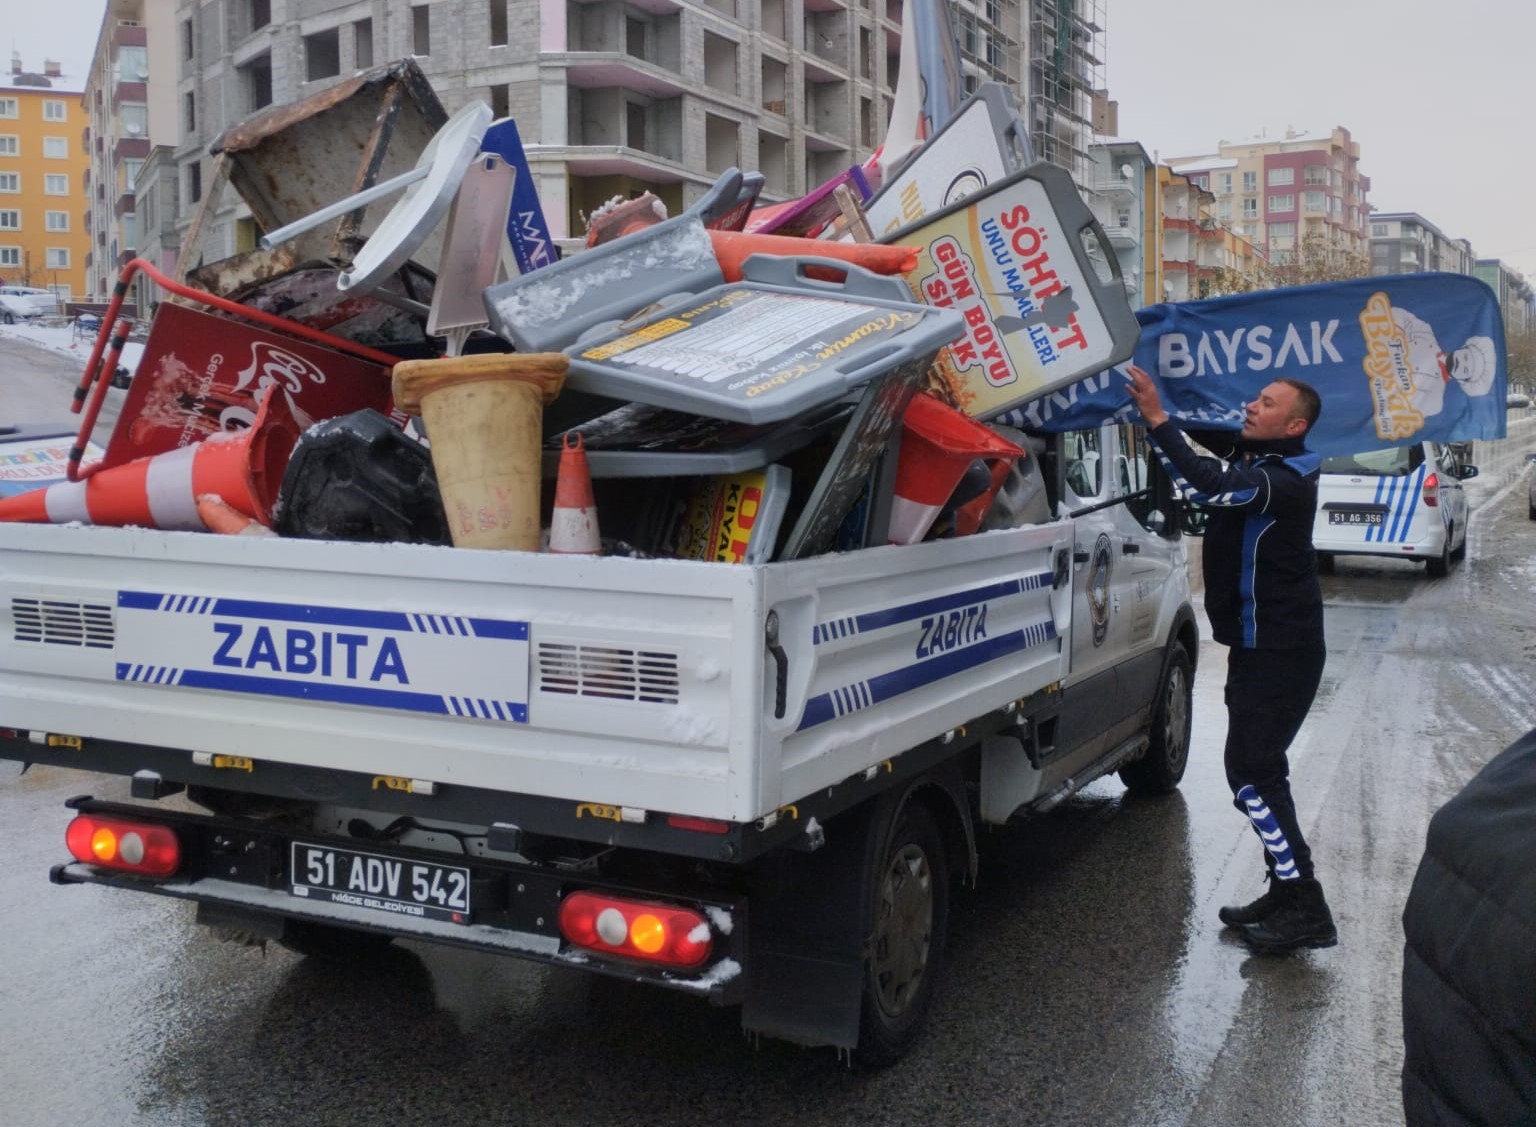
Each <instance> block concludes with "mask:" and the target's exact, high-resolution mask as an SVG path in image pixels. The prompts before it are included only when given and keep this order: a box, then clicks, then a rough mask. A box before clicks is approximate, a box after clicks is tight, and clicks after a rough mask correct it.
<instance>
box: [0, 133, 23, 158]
mask: <svg viewBox="0 0 1536 1127" xmlns="http://www.w3.org/2000/svg"><path fill="white" fill-rule="evenodd" d="M20 155H21V138H20V137H18V136H16V134H14V133H0V157H14V156H20Z"/></svg>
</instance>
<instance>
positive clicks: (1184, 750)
mask: <svg viewBox="0 0 1536 1127" xmlns="http://www.w3.org/2000/svg"><path fill="white" fill-rule="evenodd" d="M1193 692H1194V678H1193V677H1192V676H1191V674H1190V664H1189V654H1187V653H1186V652H1185V651H1184V647H1183V646H1180V645H1176V646H1174V647H1173V650H1172V651H1171V652H1170V653H1169V654H1168V668H1167V669H1165V670H1164V671H1163V683H1162V686H1161V687H1160V688H1159V689H1158V697H1157V707H1156V708H1155V709H1153V711H1152V728H1151V730H1150V731H1149V732H1148V736H1149V739H1150V742H1149V743H1148V745H1147V751H1146V754H1144V755H1143V756H1142V757H1141V758H1140V759H1137V760H1135V761H1134V762H1131V763H1127V764H1126V765H1125V766H1124V767H1122V768H1120V781H1121V782H1122V783H1124V784H1125V785H1126V787H1127V788H1128V789H1129V790H1133V791H1135V792H1136V793H1137V794H1167V793H1168V792H1169V791H1171V790H1174V789H1176V788H1177V787H1178V785H1179V781H1180V780H1181V779H1183V778H1184V768H1185V767H1186V766H1187V765H1188V764H1189V729H1190V712H1191V709H1190V704H1191V700H1192V696H1193Z"/></svg>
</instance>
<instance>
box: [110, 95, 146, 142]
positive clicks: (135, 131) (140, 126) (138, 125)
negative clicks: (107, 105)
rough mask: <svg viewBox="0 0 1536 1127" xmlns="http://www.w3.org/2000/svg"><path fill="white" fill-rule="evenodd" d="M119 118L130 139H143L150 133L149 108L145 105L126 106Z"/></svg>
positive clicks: (130, 104) (119, 112)
mask: <svg viewBox="0 0 1536 1127" xmlns="http://www.w3.org/2000/svg"><path fill="white" fill-rule="evenodd" d="M117 118H118V122H119V123H120V124H121V125H122V128H123V133H124V134H126V135H127V136H129V137H143V136H145V135H146V134H147V133H148V132H149V107H148V106H146V105H144V104H143V103H127V104H124V105H123V107H122V108H121V109H120V110H118V112H117Z"/></svg>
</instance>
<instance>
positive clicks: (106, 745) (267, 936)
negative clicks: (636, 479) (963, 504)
mask: <svg viewBox="0 0 1536 1127" xmlns="http://www.w3.org/2000/svg"><path fill="white" fill-rule="evenodd" d="M0 441H3V440H0ZM1138 443H1139V435H1138V434H1137V433H1136V432H1135V431H1134V430H1133V428H1131V427H1129V426H1125V425H1116V424H1106V425H1104V426H1103V427H1101V428H1099V429H1098V430H1097V431H1086V432H1077V433H1074V434H1069V435H1057V436H1053V437H1051V438H1050V439H1049V445H1048V447H1047V449H1046V456H1045V457H1044V459H1043V460H1042V465H1043V466H1044V469H1045V472H1046V475H1047V480H1048V482H1049V486H1050V488H1049V495H1050V501H1051V513H1052V514H1054V515H1053V518H1052V519H1048V520H1046V521H1044V522H1040V523H1035V524H1027V525H1024V526H1022V527H1016V528H1008V529H1001V530H995V531H990V532H985V533H981V534H978V535H973V536H969V537H964V538H960V539H952V540H941V541H934V542H930V543H925V544H918V545H913V546H889V547H877V548H869V549H863V550H859V551H853V552H844V553H837V554H828V555H824V556H819V557H814V558H809V559H804V560H797V561H792V562H787V563H774V564H766V565H728V564H714V563H694V562H686V561H673V560H654V559H636V558H595V557H594V558H586V557H569V556H550V555H539V554H531V553H520V552H499V551H479V552H476V551H463V550H455V549H452V548H444V547H430V546H413V545H377V544H356V543H339V542H329V541H309V540H290V539H276V538H273V539H252V538H246V537H229V536H211V535H206V534H194V533H181V532H163V531H155V530H148V529H138V528H121V529H119V528H90V527H80V526H72V525H63V526H51V525H19V524H0V757H5V758H10V759H16V760H21V761H24V762H29V763H40V764H50V765H54V766H58V767H65V768H76V769H79V770H82V771H87V772H95V773H100V774H106V775H116V776H122V777H126V779H128V780H129V785H128V786H127V787H126V788H125V789H126V791H127V793H125V794H122V795H120V796H118V797H111V798H104V797H80V798H77V799H75V800H72V801H71V802H70V804H69V805H70V806H71V807H72V808H73V817H74V821H73V822H72V823H71V825H70V829H69V832H68V842H69V848H70V855H71V856H72V857H73V858H74V859H72V860H69V861H67V862H65V863H62V864H60V865H58V866H56V867H55V868H54V870H53V872H52V877H53V880H54V881H55V882H56V883H59V884H76V883H96V884H105V885H109V886H113V887H116V888H120V889H123V890H127V891H137V892H147V893H153V894H158V895H162V896H170V897H176V898H181V899H185V900H190V901H194V902H195V903H196V904H197V918H198V922H200V923H203V924H207V925H211V926H214V927H216V928H218V929H219V931H220V933H221V934H223V935H225V936H228V935H231V934H234V935H240V936H243V937H246V938H247V939H249V940H251V941H255V942H261V941H267V940H272V941H276V942H279V943H281V944H283V945H285V946H287V947H290V948H292V949H294V950H297V951H300V952H303V953H306V954H311V955H314V956H339V957H345V958H352V957H357V956H358V955H360V954H363V953H365V952H367V951H368V950H370V949H372V948H376V947H378V946H380V945H382V944H385V943H388V942H389V941H391V940H392V939H394V938H411V939H417V940H422V941H427V942H433V943H445V944H451V945H455V946H459V947H466V948H472V949H477V950H482V951H489V952H497V953H502V954H507V955H513V956H517V957H520V958H525V959H530V960H535V961H540V962H543V963H547V964H552V965H563V966H567V967H573V968H581V969H583V970H586V971H590V972H596V973H601V974H606V975H615V976H620V977H623V978H627V979H632V980H637V981H644V982H648V983H651V984H653V985H655V986H658V987H662V988H669V989H674V990H682V991H687V992H692V993H696V994H698V995H701V996H704V997H706V998H708V1000H709V1001H711V1002H713V1003H716V1004H721V1005H732V1006H739V1007H740V1009H741V1014H742V1024H743V1026H744V1027H745V1028H746V1029H747V1030H750V1031H754V1032H757V1033H762V1034H765V1035H769V1036H773V1037H778V1038H784V1039H788V1040H791V1041H796V1042H800V1043H804V1044H810V1045H829V1046H835V1047H837V1048H838V1049H840V1050H846V1051H849V1052H851V1053H852V1054H853V1055H854V1056H855V1057H856V1058H857V1059H859V1060H861V1061H864V1062H867V1063H871V1064H880V1063H886V1062H889V1061H891V1060H894V1059H895V1058H897V1057H898V1056H900V1055H901V1054H902V1053H903V1052H904V1051H905V1050H906V1049H907V1048H908V1047H909V1046H910V1044H911V1042H912V1041H913V1039H914V1038H915V1037H916V1035H917V1033H918V1032H919V1030H920V1028H921V1026H922V1023H923V1019H924V1017H925V1015H926V1013H927V1011H928V1008H929V1003H930V1001H931V999H932V996H933V989H934V984H935V980H936V972H937V970H938V967H939V958H940V952H941V950H942V946H943V940H944V934H945V926H946V917H947V909H948V902H949V889H950V885H951V882H952V881H954V880H957V879H958V880H968V879H972V878H974V876H975V870H976V865H977V853H976V848H975V838H976V834H977V832H978V829H979V827H981V826H983V825H987V824H1000V823H1004V822H1006V821H1008V820H1009V819H1010V818H1013V817H1016V816H1018V815H1020V814H1024V813H1028V812H1031V811H1041V810H1044V809H1047V808H1049V807H1050V806H1052V805H1054V804H1055V803H1057V802H1059V801H1060V800H1061V799H1063V798H1064V797H1066V796H1067V795H1069V794H1071V793H1072V792H1073V791H1074V790H1076V789H1077V788H1079V787H1081V786H1082V785H1084V784H1086V783H1087V782H1089V781H1091V780H1093V779H1095V778H1097V777H1100V776H1102V775H1105V774H1109V773H1112V772H1114V771H1117V770H1118V771H1119V772H1120V774H1121V776H1122V778H1123V779H1124V780H1125V781H1126V782H1127V784H1128V785H1130V786H1132V787H1134V788H1136V789H1140V790H1145V791H1152V792H1157V791H1166V790H1169V789H1172V788H1173V787H1174V786H1176V785H1177V784H1178V781H1179V778H1180V776H1181V775H1182V773H1183V769H1184V761H1185V756H1186V754H1187V749H1188V739H1189V717H1190V710H1189V702H1190V688H1191V682H1192V674H1193V664H1194V660H1195V655H1196V653H1197V651H1198V645H1197V633H1196V627H1195V621H1194V616H1193V613H1192V612H1191V609H1190V605H1189V589H1188V582H1187V577H1186V574H1185V556H1184V547H1183V544H1182V542H1181V539H1180V533H1179V520H1178V515H1179V514H1178V512H1177V507H1176V504H1175V502H1174V501H1173V500H1172V498H1171V497H1170V496H1169V494H1168V492H1167V486H1166V483H1165V482H1163V481H1161V480H1160V479H1159V480H1154V481H1153V482H1152V483H1151V484H1150V486H1148V485H1147V483H1144V482H1142V481H1139V480H1137V478H1138V476H1139V475H1140V474H1141V473H1143V472H1148V470H1147V467H1146V462H1145V460H1143V459H1141V458H1139V457H1138V456H1137V446H1138ZM1150 472H1152V473H1153V474H1154V475H1155V474H1156V470H1155V468H1154V469H1152V470H1151V471H1150ZM1073 514H1075V515H1073Z"/></svg>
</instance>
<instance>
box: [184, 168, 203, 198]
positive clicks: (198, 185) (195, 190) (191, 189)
mask: <svg viewBox="0 0 1536 1127" xmlns="http://www.w3.org/2000/svg"><path fill="white" fill-rule="evenodd" d="M202 198H203V166H202V165H201V164H199V163H198V162H197V161H193V162H192V163H191V164H189V165H187V202H188V203H197V201H198V200H200V199H202Z"/></svg>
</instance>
